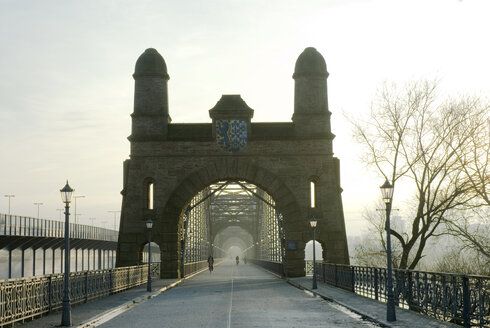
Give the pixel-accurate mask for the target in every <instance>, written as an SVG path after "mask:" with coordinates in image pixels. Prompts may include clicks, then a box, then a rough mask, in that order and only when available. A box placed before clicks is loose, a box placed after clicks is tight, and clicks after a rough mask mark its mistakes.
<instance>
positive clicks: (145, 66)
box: [133, 48, 170, 80]
mask: <svg viewBox="0 0 490 328" xmlns="http://www.w3.org/2000/svg"><path fill="white" fill-rule="evenodd" d="M141 76H156V77H162V78H165V79H167V80H168V79H169V78H170V77H169V76H168V73H167V64H165V60H164V59H163V57H162V55H160V54H159V53H158V51H156V50H155V49H153V48H148V49H146V50H145V52H144V53H143V54H141V56H139V58H138V60H137V61H136V66H135V69H134V74H133V77H134V78H137V77H141Z"/></svg>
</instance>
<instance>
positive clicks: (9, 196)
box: [4, 195, 15, 215]
mask: <svg viewBox="0 0 490 328" xmlns="http://www.w3.org/2000/svg"><path fill="white" fill-rule="evenodd" d="M4 196H5V197H8V198H9V213H8V214H9V215H10V198H12V197H15V195H4Z"/></svg>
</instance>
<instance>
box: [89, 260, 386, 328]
mask: <svg viewBox="0 0 490 328" xmlns="http://www.w3.org/2000/svg"><path fill="white" fill-rule="evenodd" d="M97 326H98V327H101V328H111V327H112V328H124V327H189V328H191V327H212V328H218V327H223V328H225V327H342V328H346V327H380V326H378V325H377V324H375V323H372V322H369V321H364V320H363V319H362V318H361V317H360V316H359V315H357V314H355V313H353V312H351V311H349V310H347V309H346V308H343V307H342V306H339V305H337V304H335V303H332V302H329V301H325V300H323V299H322V298H320V297H317V296H314V295H313V294H311V293H309V292H307V291H303V290H301V289H298V288H295V287H293V286H291V285H290V284H288V283H286V282H285V281H284V280H282V279H280V278H278V277H276V276H274V275H273V274H271V273H268V272H267V271H264V270H262V269H260V268H258V267H256V266H254V265H250V264H248V265H245V264H243V263H240V264H239V265H238V266H237V265H236V264H235V263H234V262H232V261H227V262H224V263H222V264H221V265H219V266H216V267H215V269H214V271H213V272H212V273H210V272H209V271H207V272H203V273H201V274H198V275H196V276H195V277H193V278H191V279H188V280H185V281H184V282H183V283H181V284H180V285H178V286H176V287H174V288H172V289H169V290H167V291H166V292H165V293H161V294H159V295H158V296H156V297H154V298H151V299H149V300H147V301H145V302H143V303H141V304H138V305H137V306H135V307H132V308H130V309H129V310H127V311H125V312H123V313H120V314H119V315H117V316H115V317H114V318H112V319H111V320H109V321H106V322H105V323H103V324H101V325H97Z"/></svg>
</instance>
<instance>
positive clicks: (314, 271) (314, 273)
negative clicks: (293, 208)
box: [310, 216, 317, 289]
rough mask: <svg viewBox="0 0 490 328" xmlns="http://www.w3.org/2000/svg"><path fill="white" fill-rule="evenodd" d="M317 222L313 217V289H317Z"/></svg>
mask: <svg viewBox="0 0 490 328" xmlns="http://www.w3.org/2000/svg"><path fill="white" fill-rule="evenodd" d="M316 224H317V221H316V219H315V217H314V216H313V217H312V218H311V220H310V226H311V227H312V228H313V286H312V287H311V289H316V288H317V287H316V255H315V229H316Z"/></svg>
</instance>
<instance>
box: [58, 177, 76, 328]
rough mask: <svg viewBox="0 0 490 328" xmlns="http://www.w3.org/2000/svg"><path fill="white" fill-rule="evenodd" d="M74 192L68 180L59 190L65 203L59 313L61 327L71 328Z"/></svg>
mask: <svg viewBox="0 0 490 328" xmlns="http://www.w3.org/2000/svg"><path fill="white" fill-rule="evenodd" d="M74 191H75V190H74V189H71V188H70V185H69V184H68V180H66V185H65V186H64V187H63V189H61V190H60V193H61V200H62V201H63V203H65V276H64V288H63V312H62V313H61V325H62V326H71V308H70V231H69V229H70V202H71V196H72V195H73V192H74Z"/></svg>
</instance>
